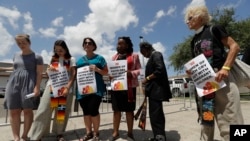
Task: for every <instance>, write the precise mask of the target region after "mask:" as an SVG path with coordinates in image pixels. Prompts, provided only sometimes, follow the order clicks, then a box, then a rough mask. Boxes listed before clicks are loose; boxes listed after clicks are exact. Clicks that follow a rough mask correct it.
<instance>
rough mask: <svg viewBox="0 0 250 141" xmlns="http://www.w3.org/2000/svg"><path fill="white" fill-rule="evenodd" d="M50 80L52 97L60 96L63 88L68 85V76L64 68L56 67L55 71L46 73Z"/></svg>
mask: <svg viewBox="0 0 250 141" xmlns="http://www.w3.org/2000/svg"><path fill="white" fill-rule="evenodd" d="M47 73H48V76H49V79H50V80H51V87H52V91H53V96H54V97H59V96H61V95H62V93H63V91H64V89H65V86H66V85H67V84H68V81H69V76H68V72H67V70H66V68H65V67H58V69H57V71H49V70H48V71H47Z"/></svg>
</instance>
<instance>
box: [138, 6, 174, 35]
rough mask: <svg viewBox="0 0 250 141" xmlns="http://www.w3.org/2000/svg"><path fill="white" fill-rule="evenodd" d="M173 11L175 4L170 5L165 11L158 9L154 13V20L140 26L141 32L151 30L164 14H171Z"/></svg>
mask: <svg viewBox="0 0 250 141" xmlns="http://www.w3.org/2000/svg"><path fill="white" fill-rule="evenodd" d="M175 11H176V6H170V7H169V9H168V11H167V12H165V11H164V10H159V11H158V12H157V13H156V15H155V17H154V20H153V21H151V22H150V23H148V24H147V25H146V26H144V27H142V32H143V33H145V34H148V33H149V32H153V31H154V29H153V28H154V26H155V25H156V24H157V23H158V21H159V20H160V19H161V18H163V17H164V16H173V14H174V12H175Z"/></svg>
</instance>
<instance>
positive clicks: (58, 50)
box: [55, 50, 63, 52]
mask: <svg viewBox="0 0 250 141" xmlns="http://www.w3.org/2000/svg"><path fill="white" fill-rule="evenodd" d="M55 52H63V50H55Z"/></svg>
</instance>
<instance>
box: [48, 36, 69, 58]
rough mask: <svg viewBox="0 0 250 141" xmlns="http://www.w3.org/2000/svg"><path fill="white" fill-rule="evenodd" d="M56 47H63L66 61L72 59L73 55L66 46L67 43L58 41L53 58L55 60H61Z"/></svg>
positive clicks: (55, 44)
mask: <svg viewBox="0 0 250 141" xmlns="http://www.w3.org/2000/svg"><path fill="white" fill-rule="evenodd" d="M56 46H61V47H62V48H63V49H64V50H65V52H66V53H65V55H64V58H65V59H69V58H71V54H70V52H69V48H68V46H67V44H66V42H65V41H64V40H56V41H55V43H54V55H53V56H52V57H53V58H59V56H58V54H57V53H56V52H55V47H56Z"/></svg>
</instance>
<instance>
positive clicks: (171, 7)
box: [166, 6, 177, 16]
mask: <svg viewBox="0 0 250 141" xmlns="http://www.w3.org/2000/svg"><path fill="white" fill-rule="evenodd" d="M176 9H177V7H176V6H170V7H169V9H168V11H167V13H166V14H167V15H168V16H173V15H174V13H175V12H176Z"/></svg>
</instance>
